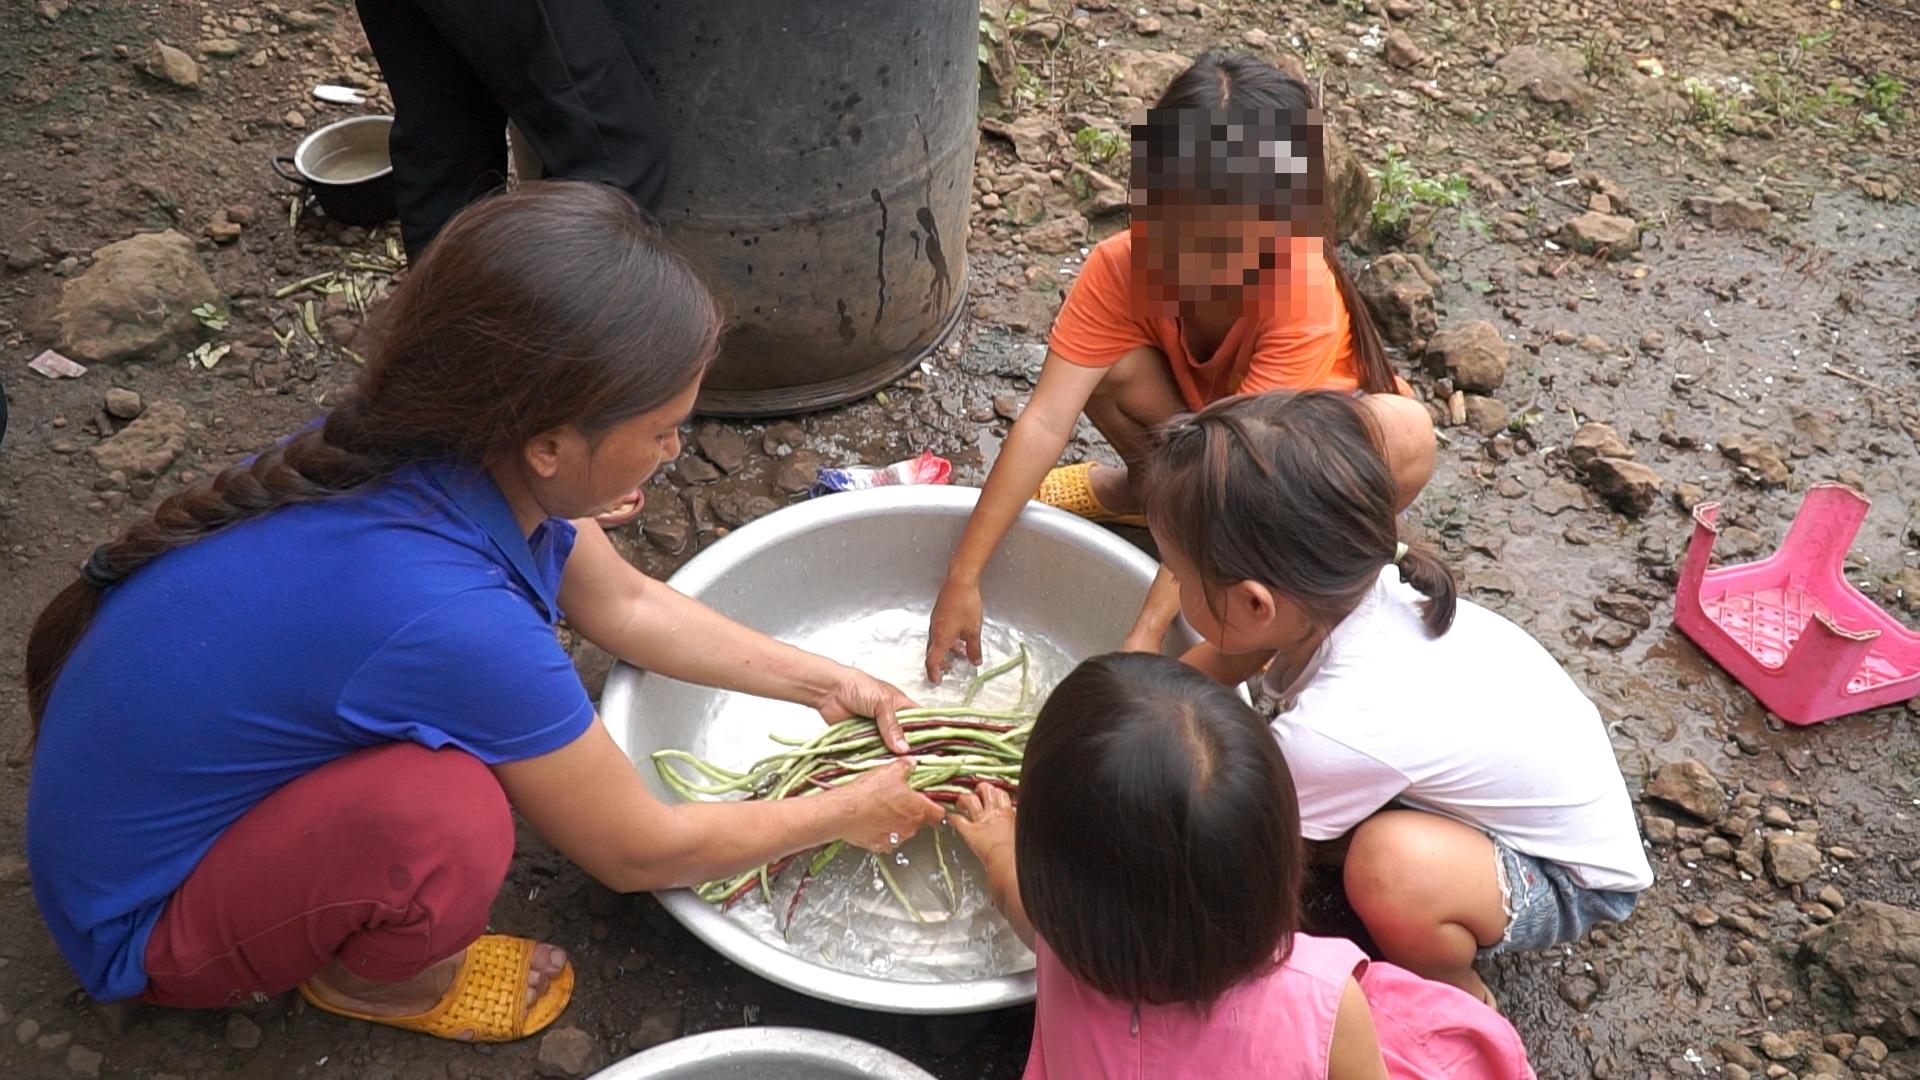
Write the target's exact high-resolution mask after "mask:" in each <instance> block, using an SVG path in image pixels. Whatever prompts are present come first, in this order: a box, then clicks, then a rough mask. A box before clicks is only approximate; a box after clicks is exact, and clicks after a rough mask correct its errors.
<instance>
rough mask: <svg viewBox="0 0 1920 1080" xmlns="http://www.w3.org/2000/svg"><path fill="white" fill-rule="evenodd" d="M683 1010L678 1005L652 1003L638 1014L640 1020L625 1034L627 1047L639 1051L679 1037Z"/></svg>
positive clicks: (683, 1016) (683, 1017) (683, 1019)
mask: <svg viewBox="0 0 1920 1080" xmlns="http://www.w3.org/2000/svg"><path fill="white" fill-rule="evenodd" d="M684 1021H685V1011H684V1010H683V1009H682V1008H681V1007H680V1006H678V1005H654V1006H651V1007H649V1008H648V1009H647V1011H646V1012H644V1013H641V1014H640V1022H639V1023H638V1024H636V1025H634V1029H633V1032H632V1033H631V1034H629V1035H628V1036H627V1048H628V1049H630V1050H632V1051H634V1052H635V1053H639V1052H640V1051H642V1050H651V1049H653V1048H654V1047H656V1046H659V1045H660V1044H661V1043H664V1042H671V1041H673V1040H674V1039H677V1038H679V1037H680V1029H681V1027H682V1025H683V1023H684Z"/></svg>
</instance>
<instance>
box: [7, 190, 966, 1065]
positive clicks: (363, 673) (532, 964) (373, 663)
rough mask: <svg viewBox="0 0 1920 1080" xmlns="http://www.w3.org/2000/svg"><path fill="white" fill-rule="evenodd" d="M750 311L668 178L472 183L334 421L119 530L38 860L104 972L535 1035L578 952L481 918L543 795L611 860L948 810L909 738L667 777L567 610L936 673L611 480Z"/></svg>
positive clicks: (801, 666)
mask: <svg viewBox="0 0 1920 1080" xmlns="http://www.w3.org/2000/svg"><path fill="white" fill-rule="evenodd" d="M719 327H720V315H719V311H718V308H717V306H716V304H715V303H714V301H713V298H712V297H711V295H710V294H709V293H708V292H707V291H706V289H705V288H704V287H703V286H702V285H701V283H700V282H699V280H698V279H697V277H696V276H695V275H694V274H693V273H692V271H691V270H689V268H688V267H687V266H686V265H685V264H684V263H683V262H682V261H681V260H680V259H679V258H677V257H676V256H674V255H672V254H670V253H668V252H667V251H666V250H665V249H664V248H663V247H661V246H660V244H659V241H658V239H657V236H656V233H655V231H654V230H653V228H652V227H651V225H650V224H649V223H648V222H647V219H646V217H645V215H644V214H643V213H641V212H640V211H639V210H638V209H637V208H636V207H635V206H634V204H633V203H632V202H631V201H630V200H629V199H628V198H627V197H626V196H625V195H624V194H621V193H620V192H618V191H617V190H615V189H612V188H608V187H604V186H601V185H597V184H592V183H586V182H575V183H541V184H529V185H526V186H524V187H522V188H521V189H520V190H518V191H516V192H514V193H512V194H508V195H503V196H500V197H497V198H493V199H489V200H486V201H483V202H481V203H479V204H477V205H475V206H472V207H470V208H468V209H467V210H465V211H463V212H462V213H461V214H460V215H458V216H457V217H456V218H455V219H454V220H453V221H452V222H451V223H450V224H449V225H448V226H447V228H446V230H445V232H444V233H443V234H442V235H441V236H440V238H439V240H438V241H437V242H436V243H435V244H434V245H433V246H432V248H431V249H430V250H429V251H428V253H427V254H426V256H425V258H424V259H423V260H422V261H421V262H420V263H419V264H418V265H417V266H416V267H415V268H414V269H413V270H412V272H411V273H410V274H409V275H408V276H407V278H406V280H405V281H404V282H403V283H402V284H400V285H399V286H398V287H397V289H396V290H395V292H394V295H393V297H392V300H391V303H390V305H389V307H388V309H387V310H386V312H385V313H384V315H383V318H382V321H381V323H380V329H381V330H382V336H381V337H380V339H379V341H378V343H377V345H376V346H375V348H374V350H373V353H372V355H371V357H370V360H369V363H368V365H367V367H366V370H365V371H364V372H363V374H362V376H361V378H360V380H359V381H358V383H357V384H356V385H355V386H354V387H353V388H352V389H351V390H350V391H348V392H347V394H346V395H345V396H344V397H342V398H341V400H340V401H339V402H338V403H336V404H335V405H334V407H333V408H332V410H331V411H330V412H329V413H328V414H327V415H326V417H325V418H324V419H323V420H322V421H321V422H319V423H317V424H315V425H314V426H311V427H309V428H307V429H305V430H303V431H301V432H300V433H298V434H296V435H295V436H293V437H292V438H291V439H288V440H286V441H284V442H283V443H281V444H280V445H278V446H275V447H273V448H271V449H268V450H266V451H265V452H263V453H261V454H260V455H259V456H258V457H256V458H254V459H252V460H251V461H248V462H243V463H241V464H239V465H236V466H234V467H232V468H229V469H227V470H226V471H225V472H222V473H220V474H219V475H218V476H215V477H212V478H210V479H207V480H202V481H200V482H198V483H196V484H194V485H192V486H190V487H188V488H186V489H184V490H182V491H180V492H179V493H177V494H175V495H173V496H172V497H171V498H169V499H167V500H166V501H165V502H164V503H162V504H161V505H160V507H159V508H158V509H156V510H155V511H154V513H153V515H152V516H151V517H150V518H148V519H147V520H144V521H141V522H139V523H137V524H135V525H134V526H133V527H131V528H130V529H128V530H127V531H126V532H125V533H123V534H122V535H121V536H120V537H119V538H118V539H116V540H114V541H113V542H111V543H109V544H106V545H103V546H102V547H100V548H99V549H98V550H96V551H95V552H94V553H93V556H92V557H91V558H89V559H88V561H87V563H86V566H85V568H84V570H83V573H82V575H81V577H80V579H78V580H76V581H75V582H74V583H73V584H71V585H69V586H68V587H67V588H66V590H65V591H63V592H62V593H60V594H59V595H58V596H57V597H55V599H54V600H53V602H52V603H51V604H49V605H48V607H47V609H46V610H45V611H44V612H42V613H41V615H40V618H39V620H38V622H37V623H36V624H35V626H34V630H33V634H32V637H31V639H30V641H29V643H28V655H27V681H28V690H29V706H30V710H31V713H32V717H33V721H34V724H35V730H36V734H37V739H38V743H37V747H36V751H35V755H34V762H33V776H32V784H31V788H30V792H29V797H28V812H27V849H28V859H29V862H30V864H31V867H32V871H33V887H34V892H35V897H36V899H37V900H38V902H39V905H40V909H41V911H42V913H43V914H44V915H45V917H46V919H47V923H48V925H49V927H50V928H51V929H52V931H53V935H54V937H55V939H56V940H57V942H58V943H59V945H60V948H61V950H62V951H63V952H64V953H65V955H66V956H67V959H68V961H69V962H70V963H71V964H72V965H73V967H74V969H75V971H76V972H77V973H78V974H79V976H80V979H81V981H82V983H83V984H84V985H85V987H86V989H87V991H88V992H89V993H90V994H92V995H93V996H95V997H96V998H100V999H104V1000H112V999H119V998H132V997H137V998H140V999H142V1000H145V1001H149V1002H155V1003H159V1004H165V1005H178V1006H185V1007H213V1006H220V1005H225V1004H231V1003H233V1002H236V1001H239V1000H243V999H248V998H253V997H255V996H257V995H263V994H277V993H281V992H284V991H286V990H288V989H290V988H293V987H295V986H298V987H299V988H300V990H301V992H302V993H303V994H304V995H305V996H306V997H307V998H308V1000H309V1001H312V1002H313V1003H314V1004H316V1005H318V1006H319V1007H321V1008H325V1009H329V1010H331V1011H334V1012H339V1013H343V1014H347V1015H351V1016H357V1017H362V1018H366V1019H373V1020H377V1021H380V1022H385V1023H392V1024H395V1025H396V1026H401V1027H407V1028H410V1029H415V1030H423V1031H428V1032H430V1033H433V1034H437V1035H441V1036H443V1037H450V1038H468V1039H481V1040H505V1039H514V1038H520V1037H523V1036H525V1035H528V1034H531V1033H532V1032H534V1031H537V1030H539V1029H540V1028H541V1027H543V1026H545V1025H546V1024H548V1023H550V1022H551V1021H552V1020H553V1018H554V1017H555V1016H557V1015H558V1014H559V1012H560V1010H561V1009H562V1008H563V1007H564V1006H565V1004H566V1000H567V995H568V993H569V991H570V988H571V985H572V977H573V976H572V970H571V968H570V967H569V966H568V965H567V962H566V957H565V956H564V955H563V954H562V953H561V952H560V951H559V950H558V949H555V948H553V947H551V946H547V945H538V946H536V945H535V944H534V943H533V942H530V941H527V940H525V939H521V938H512V937H506V936H500V935H482V931H483V930H484V928H485V925H486V921H487V911H488V908H489V906H490V905H491V903H492V898H493V896H494V894H495V893H496V892H497V891H498V889H499V887H500V884H501V883H502V881H503V880H504V878H505V874H506V870H507V864H508V861H509V859H510V857H511V855H512V850H513V826H512V821H511V817H510V814H509V812H508V808H509V806H511V808H512V809H514V810H517V811H519V813H520V814H521V816H522V817H523V818H524V819H525V820H526V821H527V822H528V823H530V824H531V825H532V826H533V827H534V828H535V829H536V830H537V831H538V832H539V833H540V835H541V836H542V837H543V838H544V839H546V840H547V841H548V842H549V843H551V844H552V845H553V846H554V847H555V848H557V849H558V850H560V851H561V852H562V853H564V854H565V855H566V856H567V857H569V858H571V859H572V860H574V861H575V862H576V863H578V864H579V865H580V866H581V867H582V868H583V869H585V870H586V871H587V872H588V873H590V874H592V875H593V876H594V877H595V878H597V879H598V880H599V881H601V882H602V883H604V884H606V885H607V886H608V887H610V888H614V889H618V890H622V891H632V890H642V889H659V888H666V887H671V886H678V885H685V884H689V883H692V882H696V881H702V880H706V879H710V878H714V877H719V876H723V875H725V874H729V873H733V872H737V871H739V870H741V869H744V868H746V867H749V866H753V865H756V864H758V863H761V862H765V861H767V860H769V859H772V858H776V857H778V856H781V855H784V854H786V853H788V852H791V851H796V850H799V849H802V848H805V847H808V846H810V845H814V844H819V843H822V842H825V841H829V840H833V839H836V838H845V839H847V840H849V841H851V842H853V843H855V844H859V845H861V846H864V847H867V848H871V849H875V850H884V849H886V848H888V847H890V846H891V845H893V844H895V843H898V842H899V841H900V840H903V839H904V838H906V837H908V836H911V835H912V834H913V833H914V832H915V831H916V830H917V829H918V828H919V827H921V826H922V825H925V824H929V823H932V822H935V821H938V820H939V819H940V810H939V808H938V807H937V806H936V805H935V804H933V803H932V802H931V801H929V800H927V799H926V798H925V797H923V796H921V795H919V794H918V793H915V792H913V791H912V790H911V789H909V788H908V786H907V783H906V776H907V765H906V763H905V762H904V761H903V762H899V763H895V764H894V765H892V766H890V767H888V768H886V769H882V770H876V771H874V772H873V773H871V774H869V775H867V776H866V777H864V778H862V779H861V780H860V781H858V782H856V783H853V784H850V785H848V786H846V787H844V788H840V789H836V790H835V791H832V792H828V793H824V794H822V795H820V796H818V797H814V798H808V799H798V800H791V801H784V802H779V803H757V802H754V803H728V804H675V805H666V804H663V803H661V802H660V801H659V800H657V799H655V798H654V797H653V796H652V795H651V794H650V793H649V792H648V791H647V789H646V788H645V787H644V786H643V785H642V784H641V782H640V780H639V777H638V775H637V773H636V772H635V770H634V767H633V763H632V762H631V761H630V760H628V758H627V757H626V755H625V754H623V753H622V752H621V751H620V750H619V748H618V747H616V746H615V745H614V742H613V740H612V738H611V737H610V736H609V735H608V733H607V730H606V728H605V727H604V726H603V725H602V724H601V723H600V722H599V721H598V718H597V717H596V716H595V713H594V707H593V704H592V702H591V701H590V700H589V699H588V698H587V694H586V691H585V689H584V688H583V687H582V686H581V684H580V680H579V679H578V677H577V676H576V675H575V673H574V670H573V667H572V664H571V662H570V661H569V659H568V656H567V654H566V652H565V651H564V650H563V649H562V648H561V647H560V645H559V644H558V642H557V640H556V637H555V625H556V623H557V622H558V620H559V619H560V617H561V614H562V613H563V612H564V613H565V616H566V619H567V621H568V623H569V624H570V625H571V626H572V627H573V628H574V629H575V630H576V631H578V632H579V633H580V634H581V635H583V636H584V637H586V638H587V639H588V640H590V641H592V642H594V643H595V644H597V645H599V646H600V647H602V648H604V649H606V650H607V651H608V652H610V653H612V654H613V655H615V656H617V657H620V658H622V659H624V660H627V661H629V662H632V663H634V664H638V665H641V666H644V667H646V668H647V669H649V670H650V671H654V672H657V673H659V674H662V675H666V676H669V677H673V678H679V679H685V680H688V681H692V682H698V683H703V684H707V685H712V686H722V687H727V688H730V689H733V690H738V691H741V692H745V693H751V694H759V695H763V696H767V697H773V698H780V699H783V700H787V701H794V702H802V703H805V704H808V705H811V706H813V707H815V708H817V709H819V711H820V713H821V714H822V716H824V717H825V718H826V719H828V720H837V719H842V718H845V717H849V716H875V717H877V718H878V719H879V721H880V724H881V728H882V731H883V734H884V735H885V736H886V738H887V741H888V744H889V745H890V746H893V747H894V748H895V749H897V750H903V749H904V743H902V742H901V741H900V736H899V728H898V725H897V723H896V722H895V721H894V720H893V714H894V711H895V710H896V709H897V708H899V707H903V706H906V705H909V704H910V702H909V700H908V699H907V698H906V696H905V695H904V694H902V693H901V692H900V691H899V690H898V689H897V688H895V687H893V686H890V685H888V684H886V683H883V682H880V681H879V680H877V679H874V678H872V677H870V676H867V675H865V674H862V673H861V672H859V671H856V670H853V669H851V668H848V667H845V666H843V665H840V664H837V663H834V662H832V661H830V660H827V659H826V658H824V657H820V656H815V655H812V654H810V653H806V652H803V651H801V650H799V649H795V648H792V647H790V646H787V645H783V644H780V643H779V642H776V641H773V640H772V639H770V638H767V637H766V636H764V635H762V634H759V633H756V632H754V631H752V630H748V629H747V628H745V627H743V626H740V625H738V624H737V623H734V622H731V621H730V620H728V619H725V618H723V617H721V616H720V615H718V614H716V613H714V612H713V611H711V610H709V609H707V608H706V607H704V606H702V605H701V604H699V603H697V602H695V601H693V600H690V599H688V598H687V597H685V596H682V595H680V594H679V593H676V592H675V591H674V590H672V589H671V588H668V587H667V586H666V585H664V584H662V583H660V582H657V581H654V580H652V579H649V578H647V577H646V576H644V575H643V574H641V573H640V572H639V571H638V570H636V569H634V568H633V567H632V566H631V565H630V564H629V563H627V562H626V560H624V559H622V558H621V557H620V556H619V555H618V553H616V552H615V551H614V549H613V547H612V546H611V545H610V544H609V543H608V541H607V538H606V536H605V534H603V533H602V532H601V531H600V529H599V528H598V527H597V526H595V525H594V524H592V523H591V521H590V520H582V519H590V518H591V516H592V515H593V514H594V513H595V512H596V511H598V510H600V509H602V508H604V507H606V506H607V505H608V504H609V503H611V502H613V501H614V500H616V499H618V498H620V497H622V496H624V495H626V494H627V493H628V492H630V491H632V490H634V489H635V488H636V487H638V486H639V485H640V483H641V482H642V481H644V480H645V479H646V478H647V477H648V476H649V475H651V474H652V473H653V471H654V469H655V468H656V467H657V466H658V465H659V464H660V463H661V462H662V461H665V460H669V459H671V458H673V457H674V456H676V455H677V454H678V453H679V449H680V439H679V434H678V432H679V428H680V426H681V424H682V423H684V422H685V420H686V419H687V416H688V414H689V412H690V411H691V410H692V407H693V401H694V397H695V395H696V393H697V392H698V390H699V384H700V379H701V377H702V375H703V374H704V373H705V370H706V367H707V365H708V363H709V361H710V360H711V359H712V357H713V354H714V351H715V344H716V340H717V336H718V332H719Z"/></svg>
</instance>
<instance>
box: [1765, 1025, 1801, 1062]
mask: <svg viewBox="0 0 1920 1080" xmlns="http://www.w3.org/2000/svg"><path fill="white" fill-rule="evenodd" d="M1760 1052H1761V1053H1762V1054H1765V1055H1766V1056H1767V1059H1768V1060H1769V1061H1792V1060H1793V1059H1794V1058H1796V1057H1799V1056H1800V1050H1799V1048H1798V1047H1795V1046H1794V1045H1793V1043H1792V1042H1790V1041H1789V1040H1788V1039H1787V1037H1786V1036H1784V1035H1782V1034H1780V1033H1779V1032H1777V1031H1767V1032H1762V1033H1761V1035H1760Z"/></svg>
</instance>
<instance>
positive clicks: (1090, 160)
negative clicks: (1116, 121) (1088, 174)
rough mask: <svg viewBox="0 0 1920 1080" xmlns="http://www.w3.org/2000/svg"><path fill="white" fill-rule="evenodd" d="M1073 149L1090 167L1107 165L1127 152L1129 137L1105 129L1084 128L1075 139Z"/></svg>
mask: <svg viewBox="0 0 1920 1080" xmlns="http://www.w3.org/2000/svg"><path fill="white" fill-rule="evenodd" d="M1073 148H1074V150H1075V151H1076V152H1077V153H1079V155H1080V159H1081V160H1082V161H1085V162H1086V163H1087V164H1089V165H1105V164H1106V163H1107V162H1109V161H1112V160H1113V159H1114V158H1117V157H1119V156H1120V155H1121V154H1123V153H1125V152H1126V150H1127V137H1126V136H1125V135H1122V134H1120V133H1119V132H1117V131H1113V130H1111V129H1109V128H1103V127H1092V126H1088V127H1083V128H1081V129H1080V131H1079V133H1078V134H1076V135H1074V137H1073Z"/></svg>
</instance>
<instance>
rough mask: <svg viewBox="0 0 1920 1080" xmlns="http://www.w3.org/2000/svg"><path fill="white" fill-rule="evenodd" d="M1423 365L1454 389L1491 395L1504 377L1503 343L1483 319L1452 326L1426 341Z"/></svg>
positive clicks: (1504, 341)
mask: <svg viewBox="0 0 1920 1080" xmlns="http://www.w3.org/2000/svg"><path fill="white" fill-rule="evenodd" d="M1426 364H1427V368H1428V370H1430V371H1432V372H1433V373H1434V374H1436V375H1445V376H1447V377H1448V378H1450V379H1452V380H1453V386H1454V389H1456V390H1465V391H1469V392H1472V393H1477V394H1487V393H1491V392H1493V391H1495V390H1498V389H1499V388H1500V384H1501V383H1502V382H1505V381H1506V378H1507V342H1506V339H1505V338H1503V337H1501V336H1500V329H1499V328H1498V327H1496V326H1494V325H1493V324H1492V323H1490V322H1488V321H1486V320H1485V319H1472V320H1469V321H1467V322H1463V323H1455V324H1453V325H1451V326H1448V327H1447V328H1446V329H1444V330H1440V331H1437V332H1436V333H1434V334H1433V336H1432V337H1430V338H1428V339H1427V350H1426Z"/></svg>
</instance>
